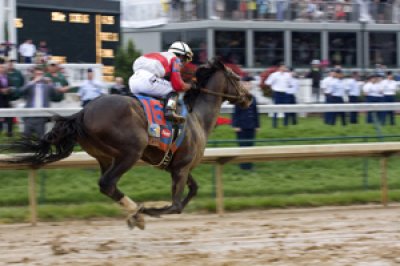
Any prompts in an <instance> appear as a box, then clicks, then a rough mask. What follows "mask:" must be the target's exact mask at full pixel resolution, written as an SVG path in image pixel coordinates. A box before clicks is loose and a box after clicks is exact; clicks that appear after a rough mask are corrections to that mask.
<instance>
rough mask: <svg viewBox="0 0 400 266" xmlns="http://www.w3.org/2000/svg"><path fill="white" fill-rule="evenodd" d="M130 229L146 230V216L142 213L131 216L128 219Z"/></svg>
mask: <svg viewBox="0 0 400 266" xmlns="http://www.w3.org/2000/svg"><path fill="white" fill-rule="evenodd" d="M127 223H128V227H129V229H131V230H132V229H134V228H135V226H137V227H138V228H139V229H140V230H144V228H145V222H144V215H143V214H141V213H136V214H134V215H130V216H129V217H128V219H127Z"/></svg>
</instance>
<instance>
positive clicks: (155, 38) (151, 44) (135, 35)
mask: <svg viewBox="0 0 400 266" xmlns="http://www.w3.org/2000/svg"><path fill="white" fill-rule="evenodd" d="M129 40H132V41H133V43H134V44H135V46H136V49H137V50H139V51H140V52H141V53H142V54H144V53H150V52H158V51H160V50H161V33H160V32H131V33H129V32H125V33H123V44H124V46H125V45H127V43H128V41H129Z"/></svg>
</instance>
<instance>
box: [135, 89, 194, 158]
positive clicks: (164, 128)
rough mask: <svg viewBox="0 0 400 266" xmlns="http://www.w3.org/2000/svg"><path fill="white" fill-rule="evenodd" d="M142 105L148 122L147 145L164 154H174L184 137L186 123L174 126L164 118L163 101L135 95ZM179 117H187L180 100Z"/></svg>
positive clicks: (185, 109) (186, 111)
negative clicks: (156, 148)
mask: <svg viewBox="0 0 400 266" xmlns="http://www.w3.org/2000/svg"><path fill="white" fill-rule="evenodd" d="M135 96H136V98H137V99H138V100H139V101H140V103H141V104H142V107H143V109H144V112H145V113H146V117H147V121H148V130H147V132H148V134H149V137H150V138H149V145H151V146H155V147H158V148H159V149H160V150H162V151H164V152H172V153H174V152H175V151H176V150H177V149H178V148H179V146H180V145H181V144H182V141H183V139H184V137H185V127H186V122H185V123H182V124H180V125H176V124H174V123H172V122H171V121H168V120H166V119H165V117H164V101H163V100H159V99H156V98H152V97H150V96H145V95H135ZM178 105H180V109H181V113H180V115H182V116H184V117H185V118H186V117H187V115H188V110H187V108H186V105H185V104H184V103H183V102H182V101H181V100H180V101H179V104H178Z"/></svg>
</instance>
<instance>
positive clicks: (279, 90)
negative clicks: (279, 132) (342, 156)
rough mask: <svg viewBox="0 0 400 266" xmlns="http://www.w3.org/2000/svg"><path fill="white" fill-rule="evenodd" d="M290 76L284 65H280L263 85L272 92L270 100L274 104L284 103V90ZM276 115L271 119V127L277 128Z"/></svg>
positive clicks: (287, 85)
mask: <svg viewBox="0 0 400 266" xmlns="http://www.w3.org/2000/svg"><path fill="white" fill-rule="evenodd" d="M290 79H291V76H290V74H289V73H288V72H287V68H286V66H285V65H284V64H280V65H279V68H278V70H277V71H276V72H274V73H272V74H271V75H270V76H269V77H268V79H267V80H266V81H265V85H267V86H270V87H271V90H272V100H273V101H274V103H275V104H285V103H286V90H287V88H288V87H289V82H290ZM277 116H278V114H277V113H274V116H273V118H272V127H273V128H277V127H278V120H277Z"/></svg>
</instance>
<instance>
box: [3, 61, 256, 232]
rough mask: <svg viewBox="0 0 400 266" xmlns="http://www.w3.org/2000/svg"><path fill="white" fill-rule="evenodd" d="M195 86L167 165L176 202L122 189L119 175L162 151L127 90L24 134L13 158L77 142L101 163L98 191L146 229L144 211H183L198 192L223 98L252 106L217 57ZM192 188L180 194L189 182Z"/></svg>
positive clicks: (59, 153) (64, 149) (60, 152)
mask: <svg viewBox="0 0 400 266" xmlns="http://www.w3.org/2000/svg"><path fill="white" fill-rule="evenodd" d="M196 78H197V88H196V89H192V90H189V91H188V92H186V94H185V98H184V101H185V103H186V104H187V106H188V108H189V110H191V113H190V114H189V116H188V118H187V126H186V136H185V139H184V141H183V143H182V145H181V146H180V147H179V149H178V150H177V151H176V153H175V154H174V156H173V158H172V160H171V162H170V164H169V165H168V166H167V168H166V169H165V170H167V171H168V172H170V174H171V177H172V204H171V205H170V206H166V207H163V208H145V207H143V206H142V205H141V204H137V203H135V202H134V201H133V200H131V199H130V198H129V197H128V196H126V195H124V194H123V193H122V192H121V191H120V190H119V189H118V187H117V183H118V181H119V179H120V178H121V176H122V175H123V174H124V173H125V172H127V171H128V170H129V169H130V168H131V167H132V166H133V165H134V164H135V163H136V162H137V161H138V160H139V159H142V160H144V161H146V162H148V163H149V164H151V165H157V164H158V163H159V162H160V161H161V160H162V158H163V156H164V152H162V151H160V150H158V149H157V148H155V147H153V146H149V136H148V131H147V128H148V125H147V123H148V122H147V119H146V115H145V113H144V111H143V109H142V106H141V104H140V103H139V101H138V100H136V99H134V98H130V97H126V96H117V95H107V96H103V97H100V98H97V99H96V100H94V101H92V102H91V103H89V104H88V105H87V106H86V107H85V108H84V109H82V110H81V111H80V112H78V113H76V114H74V115H71V116H68V117H61V116H58V117H55V121H56V123H55V125H54V127H53V129H52V130H51V131H50V132H49V133H47V134H46V135H45V136H44V137H43V138H41V139H39V140H35V139H22V140H20V141H17V142H15V143H13V144H11V145H10V149H12V150H14V151H17V152H23V153H28V155H26V156H23V157H16V158H15V159H14V160H12V162H14V163H28V164H30V165H31V166H32V167H40V166H41V165H44V164H47V163H51V162H54V161H58V160H61V159H63V158H66V157H68V156H69V155H70V154H71V153H72V151H73V148H74V146H75V144H76V143H79V144H80V145H81V147H82V148H83V149H84V150H85V151H86V152H87V153H88V154H90V155H91V156H93V157H94V158H96V160H97V161H98V162H99V165H100V169H101V177H100V179H99V187H100V191H101V192H102V193H104V194H105V195H107V196H109V197H110V198H112V199H113V200H114V201H116V202H119V203H120V204H121V205H122V206H123V207H124V208H125V209H126V210H127V211H128V212H129V216H128V225H129V226H130V227H131V228H133V227H135V226H138V227H139V228H140V229H144V217H143V214H147V215H151V216H160V215H161V214H174V213H181V212H182V210H183V208H184V207H185V206H186V205H187V204H188V202H189V201H190V200H191V199H192V198H193V197H194V196H195V195H196V192H197V184H196V181H195V180H194V179H193V176H192V175H191V171H192V170H193V168H194V167H196V166H197V165H198V164H199V163H200V160H201V158H202V156H203V153H204V150H205V147H206V143H207V138H208V136H209V134H210V132H211V131H212V129H213V128H214V126H215V123H216V120H217V116H218V114H219V112H220V108H221V104H222V102H223V101H225V100H228V101H229V102H231V103H232V104H239V105H240V106H242V107H248V106H249V105H250V103H251V99H252V97H251V95H250V94H249V93H248V91H247V90H246V89H245V88H244V87H243V86H242V85H241V84H240V80H239V77H238V76H237V75H236V74H234V73H233V72H232V71H231V70H230V69H229V68H226V67H225V66H224V65H223V64H222V63H221V62H220V61H219V60H214V61H213V62H210V63H208V64H207V65H204V66H201V67H199V69H198V70H197V71H196ZM186 185H187V186H188V188H189V191H188V194H187V195H186V197H185V198H183V199H182V196H183V195H182V194H183V192H184V188H185V186H186Z"/></svg>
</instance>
